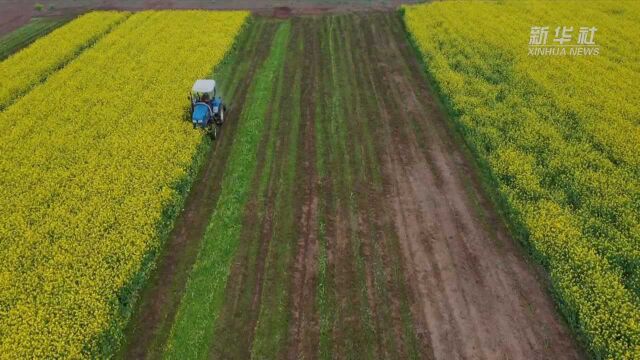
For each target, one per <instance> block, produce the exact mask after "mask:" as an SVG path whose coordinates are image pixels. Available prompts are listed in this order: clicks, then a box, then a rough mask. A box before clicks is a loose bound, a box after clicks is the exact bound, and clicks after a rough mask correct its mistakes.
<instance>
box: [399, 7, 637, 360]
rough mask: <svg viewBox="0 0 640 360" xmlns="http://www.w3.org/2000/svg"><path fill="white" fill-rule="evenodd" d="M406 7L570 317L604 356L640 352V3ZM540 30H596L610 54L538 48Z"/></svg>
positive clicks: (469, 136)
mask: <svg viewBox="0 0 640 360" xmlns="http://www.w3.org/2000/svg"><path fill="white" fill-rule="evenodd" d="M404 17H405V22H406V25H407V28H408V29H409V31H410V33H411V36H412V38H413V40H414V42H415V43H416V46H417V47H418V49H419V51H420V52H421V53H422V55H423V59H424V62H425V65H426V69H427V71H428V73H429V75H430V77H431V78H432V79H433V82H434V84H435V86H436V88H437V90H438V91H439V92H440V93H441V95H442V97H443V98H444V100H445V103H446V105H447V107H448V108H449V111H450V112H451V114H452V115H453V118H454V121H455V122H456V125H457V126H458V128H459V129H460V131H461V132H462V133H463V135H464V137H465V140H466V141H467V142H468V144H469V145H470V146H471V148H472V149H473V151H474V152H475V153H476V155H477V157H478V159H479V160H480V162H481V163H482V164H483V165H484V166H486V167H487V168H488V169H489V172H490V173H491V175H492V177H493V179H492V180H493V181H495V183H496V184H497V185H498V187H499V194H500V197H502V199H504V200H506V206H507V208H508V210H509V215H510V218H511V220H512V222H513V223H514V224H515V227H516V229H517V230H518V232H519V233H520V234H521V235H522V238H523V239H525V240H526V241H527V243H528V244H529V245H530V247H531V249H532V252H533V253H534V255H535V256H536V257H537V258H538V259H539V260H540V261H541V262H542V263H543V264H544V265H545V266H546V267H547V270H548V271H549V274H550V277H551V282H552V287H553V291H554V292H555V293H556V295H557V298H558V300H559V305H560V307H561V310H562V312H563V313H564V314H565V316H566V317H567V319H568V320H569V322H570V324H571V326H572V327H573V328H574V329H575V330H576V331H577V333H578V334H579V335H580V336H581V337H582V338H583V339H584V340H585V341H586V343H587V344H588V348H589V350H590V351H591V353H592V354H594V355H596V356H597V357H601V358H616V359H623V358H628V359H637V358H640V178H639V175H640V128H639V127H638V125H640V123H639V121H640V120H639V119H640V86H638V84H640V40H639V39H640V3H639V2H631V1H629V2H622V1H554V2H543V1H500V2H468V1H459V2H442V3H441V2H438V3H433V4H428V5H416V6H407V7H405V8H404ZM533 27H548V29H549V32H548V34H547V35H548V39H547V40H548V42H549V43H552V44H557V43H562V41H557V39H558V37H562V35H560V34H562V33H563V32H564V30H558V33H556V29H557V28H559V29H563V28H564V27H567V28H569V27H570V28H572V29H573V32H570V31H569V32H567V34H570V35H571V34H572V35H573V37H572V41H573V42H572V44H576V43H579V42H580V34H579V33H580V32H581V31H585V33H586V32H587V31H589V30H581V29H592V28H594V29H596V30H593V34H594V35H595V36H594V38H593V39H595V41H594V44H592V45H590V46H593V47H595V46H597V47H598V48H599V54H598V55H590V56H584V55H583V56H578V55H571V52H570V51H571V50H569V51H568V53H569V54H568V55H561V54H560V55H549V56H539V55H535V53H534V55H532V54H529V51H528V50H529V48H530V47H531V46H530V45H531V44H532V43H533V44H534V45H535V44H537V43H535V39H532V34H534V32H535V29H534V28H533ZM569 37H570V36H569ZM583 43H584V42H583ZM543 44H544V43H543ZM541 46H542V45H541ZM573 46H574V47H576V46H578V45H573Z"/></svg>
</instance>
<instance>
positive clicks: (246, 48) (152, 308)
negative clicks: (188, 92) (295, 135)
mask: <svg viewBox="0 0 640 360" xmlns="http://www.w3.org/2000/svg"><path fill="white" fill-rule="evenodd" d="M273 30H274V28H273V27H268V26H264V24H263V22H261V21H255V22H253V23H251V24H250V25H249V28H248V29H246V30H245V31H244V32H243V33H242V34H241V35H240V38H239V39H238V44H239V46H236V49H237V52H236V53H234V54H232V55H231V57H230V58H229V60H228V62H227V63H225V64H224V65H223V66H222V67H221V68H220V69H219V70H218V71H216V80H218V83H219V84H221V85H220V86H221V91H222V95H223V96H224V97H225V99H226V100H227V104H228V113H227V120H226V123H225V125H224V127H223V129H222V132H221V134H220V137H219V139H218V140H217V141H216V142H214V143H213V145H212V147H211V149H210V151H209V153H208V155H207V159H206V161H205V164H204V166H203V168H202V169H201V172H200V174H199V176H198V177H197V179H196V181H195V182H194V184H193V186H192V189H191V191H190V193H189V197H188V198H187V200H186V205H185V208H184V210H183V212H182V213H181V215H180V216H179V217H178V219H177V220H176V224H175V227H174V229H173V231H172V233H171V235H170V237H169V239H168V240H167V243H166V244H165V248H164V249H165V250H164V253H163V254H162V255H161V257H160V259H159V260H158V265H157V269H156V270H155V271H154V273H153V275H152V278H151V279H150V280H149V282H148V285H147V287H146V288H145V289H144V291H143V292H142V294H141V302H140V305H139V306H138V311H136V313H135V316H134V317H133V318H132V319H131V321H130V324H129V327H128V328H127V332H126V334H127V337H126V341H127V342H126V344H124V346H123V347H122V352H121V354H119V357H121V358H126V359H133V358H136V359H139V358H158V357H160V355H161V352H162V346H163V345H164V343H165V341H166V338H167V335H168V332H169V330H170V328H171V325H172V319H173V317H174V316H175V312H176V310H177V306H178V304H179V300H180V298H181V296H182V293H183V291H184V286H185V283H186V279H187V277H188V272H189V270H190V269H191V266H192V265H193V262H194V261H195V257H196V255H197V250H198V247H199V244H200V240H201V239H202V236H203V235H204V232H205V229H206V226H207V224H208V221H209V218H210V216H211V211H212V210H213V208H214V206H215V204H216V201H217V198H218V195H219V193H218V189H219V187H220V181H221V179H222V176H221V175H220V174H221V173H222V171H223V170H224V168H225V164H226V160H227V157H228V155H229V150H230V148H231V143H232V140H233V134H234V132H235V130H236V126H237V120H238V116H239V114H240V111H241V109H242V104H243V102H244V98H245V97H246V94H247V91H248V89H249V86H250V85H251V80H252V76H253V72H254V71H255V69H256V68H257V67H258V64H260V62H261V61H263V60H264V59H265V56H266V54H268V52H269V49H268V44H269V43H270V39H271V37H272V36H273Z"/></svg>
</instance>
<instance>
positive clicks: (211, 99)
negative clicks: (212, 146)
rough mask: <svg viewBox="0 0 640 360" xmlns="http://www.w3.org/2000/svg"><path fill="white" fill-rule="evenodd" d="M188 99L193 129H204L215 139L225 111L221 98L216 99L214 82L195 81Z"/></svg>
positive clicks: (206, 80) (208, 80)
mask: <svg viewBox="0 0 640 360" xmlns="http://www.w3.org/2000/svg"><path fill="white" fill-rule="evenodd" d="M189 99H190V101H191V121H192V123H193V128H194V129H195V128H199V129H204V130H206V131H207V132H209V134H211V135H212V137H213V138H214V139H215V138H216V136H217V134H218V130H219V129H218V128H219V127H220V126H222V123H223V122H224V113H225V111H226V107H225V105H224V104H223V103H222V98H220V97H216V82H215V80H210V79H205V80H196V82H195V83H194V84H193V88H192V89H191V94H190V96H189Z"/></svg>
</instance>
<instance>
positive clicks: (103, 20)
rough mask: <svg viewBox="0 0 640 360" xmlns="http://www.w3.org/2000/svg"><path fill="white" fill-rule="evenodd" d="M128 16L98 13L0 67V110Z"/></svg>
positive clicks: (117, 13) (79, 21)
mask: <svg viewBox="0 0 640 360" xmlns="http://www.w3.org/2000/svg"><path fill="white" fill-rule="evenodd" d="M127 16H129V13H127V12H115V11H98V12H92V13H89V14H86V15H82V16H80V17H79V18H77V19H75V20H73V21H71V22H70V23H68V24H67V25H66V26H63V27H61V28H59V29H57V30H54V31H53V32H52V33H51V34H49V35H48V36H45V37H44V38H41V39H38V40H36V41H35V42H34V43H33V44H31V45H30V46H28V47H27V48H25V49H23V50H22V51H20V52H18V53H16V54H14V55H13V56H11V57H9V58H8V59H6V60H5V61H3V62H1V63H0V109H3V108H5V107H6V106H7V105H8V104H10V103H11V102H12V101H14V100H15V99H16V98H17V97H19V96H20V95H21V94H23V93H24V92H26V91H28V90H29V88H30V87H32V86H34V85H36V84H37V83H38V82H39V81H41V80H42V79H44V78H45V77H46V76H47V75H49V74H50V73H52V72H54V71H56V69H57V68H58V67H60V66H62V65H64V63H65V62H67V61H69V60H70V59H72V58H73V57H74V56H75V55H76V54H77V53H78V52H79V51H81V50H82V49H83V48H84V47H86V46H88V45H90V44H91V43H92V42H93V41H95V40H96V39H98V38H99V37H100V36H102V35H103V34H104V33H105V32H107V31H109V30H110V29H112V28H113V27H114V26H116V25H117V24H118V23H120V22H121V21H123V20H124V19H126V18H127Z"/></svg>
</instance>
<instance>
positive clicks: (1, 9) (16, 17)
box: [0, 0, 34, 36]
mask: <svg viewBox="0 0 640 360" xmlns="http://www.w3.org/2000/svg"><path fill="white" fill-rule="evenodd" d="M33 12H34V10H33V3H32V2H30V1H24V0H1V1H0V36H2V35H4V34H6V33H9V32H11V31H13V30H15V29H17V28H19V27H20V26H22V25H24V24H26V23H28V22H29V20H30V19H31V16H32V13H33Z"/></svg>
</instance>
